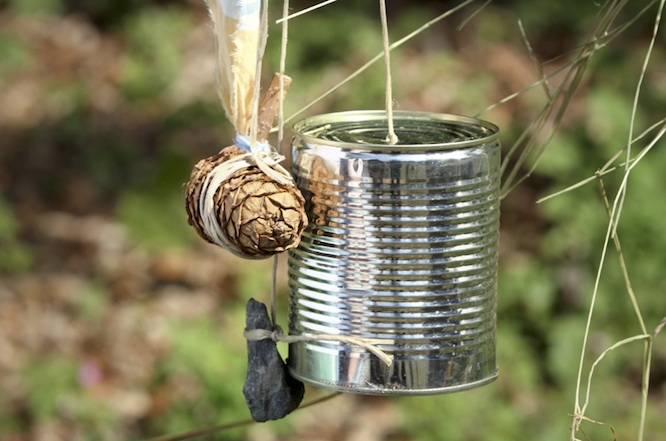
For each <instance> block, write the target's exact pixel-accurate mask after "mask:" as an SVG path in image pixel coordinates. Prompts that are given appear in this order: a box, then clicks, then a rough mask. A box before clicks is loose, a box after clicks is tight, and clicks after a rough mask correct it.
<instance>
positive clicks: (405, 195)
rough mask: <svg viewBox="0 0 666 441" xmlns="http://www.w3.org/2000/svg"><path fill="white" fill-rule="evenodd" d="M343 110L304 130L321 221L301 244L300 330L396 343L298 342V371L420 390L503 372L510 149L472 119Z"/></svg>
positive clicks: (293, 269) (296, 159) (366, 388)
mask: <svg viewBox="0 0 666 441" xmlns="http://www.w3.org/2000/svg"><path fill="white" fill-rule="evenodd" d="M394 124H395V128H396V129H395V130H396V133H397V135H398V138H399V140H400V141H399V143H398V144H397V145H387V143H386V141H385V139H386V135H387V132H388V129H387V122H386V114H385V113H384V112H380V111H359V112H344V113H334V114H328V115H321V116H316V117H312V118H308V119H305V120H303V121H301V122H300V123H297V124H296V125H295V126H294V130H295V136H294V140H293V173H294V176H295V178H296V182H297V185H298V187H299V188H300V190H301V191H302V192H303V195H304V196H305V199H306V211H307V214H308V217H309V221H310V223H309V226H308V227H307V229H306V231H305V232H304V234H303V236H302V239H301V243H300V245H299V247H298V248H296V249H295V250H292V251H290V252H289V286H290V324H289V328H290V333H291V334H296V335H310V336H316V334H335V335H344V336H352V337H359V338H367V339H388V340H390V341H391V343H390V344H386V342H383V343H382V344H378V345H377V346H378V347H379V348H380V349H382V350H383V351H385V352H386V353H388V354H390V355H392V356H393V358H394V362H393V364H392V365H391V366H387V365H386V364H384V363H382V362H381V361H380V360H379V359H378V358H377V357H375V356H374V355H372V354H371V353H370V352H368V351H367V350H365V349H363V348H362V347H358V346H356V345H353V344H348V343H341V342H332V341H324V340H316V339H315V340H314V341H308V342H299V343H294V344H291V345H290V351H289V366H290V370H291V373H292V375H294V376H295V377H296V378H299V379H301V380H303V381H306V382H309V383H311V384H315V385H318V386H321V387H324V388H328V389H334V390H340V391H345V392H355V393H365V394H403V395H422V394H435V393H445V392H454V391H459V390H464V389H469V388H472V387H476V386H479V385H482V384H485V383H488V382H490V381H492V380H494V379H495V378H496V377H497V368H496V364H495V326H496V325H495V324H496V296H497V259H498V240H499V174H500V172H499V168H500V167H499V166H500V146H499V141H498V140H497V133H498V129H497V127H496V126H494V125H492V124H490V123H487V122H485V121H481V120H478V119H474V118H467V117H461V116H454V115H442V114H431V113H421V112H397V113H395V114H394Z"/></svg>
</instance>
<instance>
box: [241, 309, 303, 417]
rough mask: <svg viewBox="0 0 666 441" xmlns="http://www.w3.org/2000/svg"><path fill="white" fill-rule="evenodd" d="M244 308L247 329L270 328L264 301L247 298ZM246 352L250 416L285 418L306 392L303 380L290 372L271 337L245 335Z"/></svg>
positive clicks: (244, 390)
mask: <svg viewBox="0 0 666 441" xmlns="http://www.w3.org/2000/svg"><path fill="white" fill-rule="evenodd" d="M246 311H247V316H246V326H247V327H246V328H245V330H246V331H251V330H254V329H264V330H268V331H272V330H273V326H272V324H271V320H270V318H269V316H268V311H267V310H266V306H265V305H264V304H263V303H261V302H257V301H256V300H254V299H250V300H249V301H248V302H247V310H246ZM247 354H248V355H247V376H246V377H245V384H244V385H243V395H245V401H246V402H247V406H248V408H249V409H250V413H251V414H252V418H253V419H254V420H255V421H257V422H264V421H269V420H279V419H280V418H284V417H285V416H287V415H288V414H289V413H290V412H291V411H293V410H294V409H296V408H297V407H298V406H299V404H301V401H302V400H303V394H304V393H305V387H304V386H303V383H301V382H300V381H298V380H296V379H295V378H293V377H291V376H290V375H289V372H288V369H287V365H286V364H285V363H284V361H283V360H282V357H280V354H279V353H278V349H277V345H276V343H275V341H273V340H272V339H270V338H267V339H264V340H258V341H251V340H250V339H248V342H247Z"/></svg>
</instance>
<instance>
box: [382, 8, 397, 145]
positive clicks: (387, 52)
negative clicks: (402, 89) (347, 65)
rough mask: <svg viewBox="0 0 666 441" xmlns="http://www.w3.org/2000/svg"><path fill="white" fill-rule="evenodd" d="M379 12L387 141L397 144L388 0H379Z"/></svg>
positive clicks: (390, 143)
mask: <svg viewBox="0 0 666 441" xmlns="http://www.w3.org/2000/svg"><path fill="white" fill-rule="evenodd" d="M379 13H380V16H381V22H382V40H383V42H384V65H385V68H386V119H387V120H388V135H387V136H386V142H387V143H388V144H389V145H395V144H397V143H398V135H396V134H395V129H394V127H393V86H392V82H393V80H392V79H391V45H390V43H389V32H388V19H387V18H386V0H379Z"/></svg>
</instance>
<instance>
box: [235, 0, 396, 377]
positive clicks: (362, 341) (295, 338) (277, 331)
mask: <svg viewBox="0 0 666 441" xmlns="http://www.w3.org/2000/svg"><path fill="white" fill-rule="evenodd" d="M266 3H267V0H264V7H266V6H267V4H266ZM321 6H323V4H322V5H321ZM266 11H267V9H264V14H263V15H262V30H261V32H262V36H261V40H262V43H261V46H262V47H265V40H266V34H267V28H268V22H267V14H266ZM282 13H283V17H287V14H288V13H289V0H284V6H283V11H282ZM280 22H281V23H282V44H281V51H280V93H279V94H278V103H279V104H278V146H280V145H281V144H282V141H283V138H284V93H283V90H284V89H283V87H284V83H283V80H282V78H283V77H284V71H285V66H286V57H287V42H288V31H289V28H288V26H289V25H288V22H289V20H285V19H284V18H283V20H281V21H280ZM262 47H260V49H259V50H260V51H261V52H262V55H263V49H262ZM260 64H261V61H260V60H258V62H257V66H258V69H260ZM259 76H260V73H259V70H258V71H257V78H258V77H259ZM255 98H256V94H255ZM257 102H258V101H256V102H254V103H253V104H256V103H257ZM257 113H258V108H257ZM253 116H254V115H253ZM256 125H257V123H256V121H255V119H254V118H253V120H252V136H254V138H255V140H253V141H252V142H255V143H256ZM394 136H395V135H394ZM396 141H397V137H396ZM274 153H277V152H274ZM253 155H254V152H253ZM277 270H278V257H277V256H275V257H274V258H273V265H272V271H271V290H270V315H271V323H272V324H273V330H266V329H254V330H251V331H245V333H244V336H245V338H246V339H247V340H248V341H259V340H266V339H271V340H273V341H275V342H284V343H288V344H291V343H299V342H309V341H330V342H341V343H347V344H350V345H354V346H359V347H362V348H364V349H366V350H367V351H368V352H370V353H372V354H374V355H375V356H376V357H377V358H379V359H380V360H381V361H382V362H383V363H385V364H386V365H387V366H391V365H392V364H393V356H392V355H389V354H387V353H386V352H384V351H383V350H382V349H380V348H379V347H378V346H377V345H391V344H394V343H395V341H394V340H392V339H378V338H359V337H350V336H345V335H337V334H320V333H315V334H311V335H284V333H283V331H282V328H280V326H279V325H278V324H277V300H276V297H277V292H276V286H277Z"/></svg>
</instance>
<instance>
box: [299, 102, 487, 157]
mask: <svg viewBox="0 0 666 441" xmlns="http://www.w3.org/2000/svg"><path fill="white" fill-rule="evenodd" d="M393 123H394V127H395V133H396V135H397V136H398V143H397V144H394V145H389V144H388V143H387V135H388V121H387V119H386V112H385V111H382V110H362V111H351V112H339V113H329V114H325V115H318V116H314V117H311V118H306V119H304V120H301V121H300V122H298V123H296V124H295V125H294V131H295V132H296V136H297V137H298V138H301V139H302V140H303V141H304V142H306V143H317V141H318V140H319V141H320V142H321V141H325V144H326V145H330V146H334V147H340V148H352V149H361V150H373V151H374V150H378V151H382V152H387V151H405V150H406V149H409V150H413V149H415V148H418V149H419V150H425V151H427V150H443V149H460V148H465V147H471V146H478V145H479V144H480V143H481V144H483V143H484V142H493V141H494V140H495V138H496V137H497V134H498V132H499V128H498V127H497V126H495V125H494V124H492V123H489V122H487V121H483V120H480V119H477V118H472V117H467V116H460V115H451V114H441V113H429V112H413V111H397V112H395V113H394V114H393Z"/></svg>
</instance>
